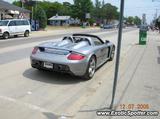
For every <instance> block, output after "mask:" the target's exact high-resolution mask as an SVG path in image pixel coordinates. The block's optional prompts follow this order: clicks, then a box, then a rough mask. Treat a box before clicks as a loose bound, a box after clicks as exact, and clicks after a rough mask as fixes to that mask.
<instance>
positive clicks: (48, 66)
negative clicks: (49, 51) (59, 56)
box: [44, 62, 53, 69]
mask: <svg viewBox="0 0 160 119" xmlns="http://www.w3.org/2000/svg"><path fill="white" fill-rule="evenodd" d="M44 67H45V68H48V69H52V68H53V64H52V63H50V62H44Z"/></svg>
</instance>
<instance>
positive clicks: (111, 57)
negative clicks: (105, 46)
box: [109, 46, 115, 61]
mask: <svg viewBox="0 0 160 119" xmlns="http://www.w3.org/2000/svg"><path fill="white" fill-rule="evenodd" d="M114 55H115V46H113V47H112V51H111V55H110V59H109V61H112V60H113V59H114Z"/></svg>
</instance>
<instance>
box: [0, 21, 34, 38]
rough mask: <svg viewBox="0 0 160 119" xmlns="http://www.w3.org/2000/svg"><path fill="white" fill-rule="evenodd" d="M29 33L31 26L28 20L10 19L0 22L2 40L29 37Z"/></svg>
mask: <svg viewBox="0 0 160 119" xmlns="http://www.w3.org/2000/svg"><path fill="white" fill-rule="evenodd" d="M30 32H31V26H30V23H29V21H28V20H25V19H12V20H0V36H2V37H3V38H4V39H7V38H9V36H18V35H24V36H25V37H28V36H29V33H30Z"/></svg>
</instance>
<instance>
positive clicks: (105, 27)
mask: <svg viewBox="0 0 160 119" xmlns="http://www.w3.org/2000/svg"><path fill="white" fill-rule="evenodd" d="M103 28H104V29H112V28H114V26H113V25H112V24H106V25H104V26H103Z"/></svg>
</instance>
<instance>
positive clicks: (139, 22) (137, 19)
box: [134, 16, 141, 25]
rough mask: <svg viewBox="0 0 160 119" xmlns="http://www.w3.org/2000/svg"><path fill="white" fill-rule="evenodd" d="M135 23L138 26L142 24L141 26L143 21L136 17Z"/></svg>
mask: <svg viewBox="0 0 160 119" xmlns="http://www.w3.org/2000/svg"><path fill="white" fill-rule="evenodd" d="M134 23H135V24H136V25H140V24H141V19H140V18H139V17H138V16H135V17H134Z"/></svg>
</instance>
